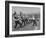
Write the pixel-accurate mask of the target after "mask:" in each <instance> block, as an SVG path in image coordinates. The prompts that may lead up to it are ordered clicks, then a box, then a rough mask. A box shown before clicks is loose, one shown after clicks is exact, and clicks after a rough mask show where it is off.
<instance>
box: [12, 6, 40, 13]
mask: <svg viewBox="0 0 46 38" xmlns="http://www.w3.org/2000/svg"><path fill="white" fill-rule="evenodd" d="M12 12H13V13H14V12H17V14H20V12H22V13H23V14H38V13H40V8H38V7H18V6H13V7H12Z"/></svg>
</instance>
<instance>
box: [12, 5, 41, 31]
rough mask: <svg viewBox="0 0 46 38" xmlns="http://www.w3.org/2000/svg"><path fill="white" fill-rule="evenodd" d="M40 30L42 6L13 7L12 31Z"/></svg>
mask: <svg viewBox="0 0 46 38" xmlns="http://www.w3.org/2000/svg"><path fill="white" fill-rule="evenodd" d="M26 30H27V31H28V30H40V8H38V7H17V6H13V7H12V31H26Z"/></svg>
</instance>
